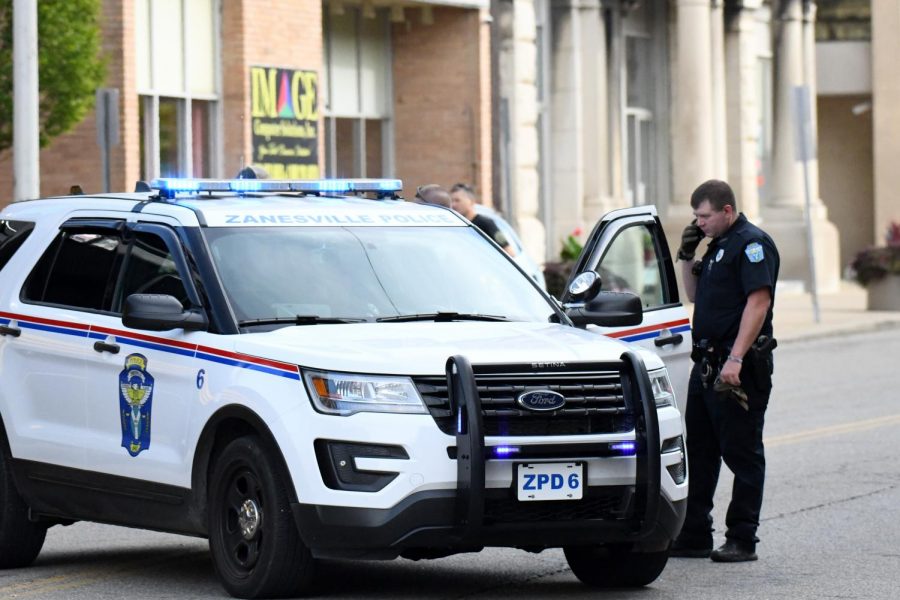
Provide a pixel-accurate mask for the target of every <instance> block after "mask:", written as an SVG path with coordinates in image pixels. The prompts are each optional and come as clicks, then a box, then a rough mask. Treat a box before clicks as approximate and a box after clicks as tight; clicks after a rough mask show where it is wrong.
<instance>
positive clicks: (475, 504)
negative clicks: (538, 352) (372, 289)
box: [293, 352, 686, 558]
mask: <svg viewBox="0 0 900 600" xmlns="http://www.w3.org/2000/svg"><path fill="white" fill-rule="evenodd" d="M622 360H623V363H624V367H623V382H625V381H626V380H627V383H626V384H625V386H624V387H625V391H626V402H627V403H628V405H629V406H630V408H631V410H632V411H633V413H634V416H635V423H636V427H635V442H636V447H637V454H636V456H635V457H633V460H634V464H635V476H634V478H633V480H631V481H628V482H627V485H607V486H592V487H586V488H585V496H584V498H583V499H582V500H579V501H558V502H552V501H551V502H547V501H537V502H518V501H517V500H515V491H514V489H511V488H487V487H486V485H485V475H486V473H485V472H486V464H487V460H488V457H487V456H486V449H485V439H484V430H483V423H482V409H481V404H480V399H479V395H478V390H477V386H476V384H475V378H474V375H473V371H472V367H471V365H470V364H469V363H468V361H467V360H466V359H465V358H464V357H459V356H457V357H452V358H450V359H449V360H448V363H447V378H448V383H449V388H450V396H451V406H452V410H453V412H454V414H456V415H457V419H456V421H457V433H456V456H455V459H456V467H457V473H456V488H455V489H449V490H447V489H441V490H427V491H419V492H416V493H413V494H411V495H409V496H408V497H406V498H404V499H403V500H402V501H400V502H399V503H397V504H396V505H394V506H392V507H390V508H361V507H348V506H326V505H321V504H310V503H299V502H298V503H296V504H294V505H293V511H294V516H295V518H296V521H297V525H298V527H299V530H300V533H301V536H302V537H303V540H304V542H305V543H306V545H307V546H308V547H309V548H310V549H311V550H312V552H313V554H314V555H315V556H318V557H348V558H349V557H357V558H393V557H396V556H398V555H401V554H402V555H405V556H410V557H430V556H442V555H447V554H452V553H455V552H465V551H472V550H479V549H481V548H482V547H484V546H504V547H522V548H527V549H538V550H539V549H543V548H550V547H559V546H571V545H596V544H606V543H617V544H618V543H631V544H633V545H635V546H638V547H640V548H642V549H644V550H646V551H655V550H661V549H664V548H665V547H667V546H668V544H669V542H670V541H671V540H673V539H674V538H675V537H676V536H677V534H678V532H679V530H680V528H681V524H682V523H683V521H684V515H685V506H686V501H684V500H680V501H672V500H670V499H669V497H668V496H667V495H666V494H665V493H663V492H662V490H661V484H660V478H661V476H662V475H661V468H662V467H661V459H660V453H659V448H660V437H659V423H658V416H657V411H656V406H655V403H654V399H653V394H652V390H651V388H650V381H649V378H648V376H647V372H646V369H645V367H644V365H643V363H642V361H641V360H640V358H639V357H638V356H637V355H635V354H633V353H631V352H626V353H625V354H623V355H622Z"/></svg>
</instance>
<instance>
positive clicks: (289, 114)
mask: <svg viewBox="0 0 900 600" xmlns="http://www.w3.org/2000/svg"><path fill="white" fill-rule="evenodd" d="M250 117H251V127H252V142H253V160H252V163H253V164H254V165H259V166H261V167H263V168H264V169H265V170H266V171H267V172H268V173H269V177H271V178H272V179H317V178H319V176H320V174H319V111H318V73H317V72H316V71H304V70H296V69H281V68H278V67H250Z"/></svg>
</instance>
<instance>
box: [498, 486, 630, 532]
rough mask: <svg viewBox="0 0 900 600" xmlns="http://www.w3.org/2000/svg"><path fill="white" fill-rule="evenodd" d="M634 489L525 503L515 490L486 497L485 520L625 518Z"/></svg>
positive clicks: (605, 490)
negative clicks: (501, 495)
mask: <svg viewBox="0 0 900 600" xmlns="http://www.w3.org/2000/svg"><path fill="white" fill-rule="evenodd" d="M631 491H632V490H631V488H616V487H612V488H606V489H604V490H602V491H595V492H593V493H591V494H590V495H589V496H585V497H584V498H582V499H581V500H544V501H532V502H521V501H519V500H517V499H516V498H514V497H512V494H511V493H509V494H510V495H508V496H506V497H505V498H485V502H484V522H485V524H486V525H490V524H492V523H520V522H548V521H582V520H586V519H616V518H622V517H624V516H626V514H627V511H628V508H629V502H630V500H631V498H632V493H631ZM586 492H587V490H586Z"/></svg>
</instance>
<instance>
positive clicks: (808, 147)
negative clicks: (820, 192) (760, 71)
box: [793, 85, 820, 323]
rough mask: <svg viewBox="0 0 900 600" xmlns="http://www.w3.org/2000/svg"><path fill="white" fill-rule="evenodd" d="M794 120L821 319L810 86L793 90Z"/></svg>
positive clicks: (814, 289) (813, 291)
mask: <svg viewBox="0 0 900 600" xmlns="http://www.w3.org/2000/svg"><path fill="white" fill-rule="evenodd" d="M793 99H794V120H795V122H796V129H795V131H796V139H795V142H796V158H797V160H799V161H800V162H801V163H802V164H803V196H804V200H805V206H804V210H803V220H804V222H805V225H806V253H807V254H808V255H809V293H810V296H812V306H813V319H814V320H815V322H816V323H819V322H820V318H819V290H818V286H817V285H816V254H815V240H814V238H813V228H812V198H811V197H810V183H809V161H810V160H811V159H812V158H813V157H814V156H815V154H814V148H813V139H812V114H811V113H812V111H811V110H810V93H809V86H806V85H798V86H794V89H793Z"/></svg>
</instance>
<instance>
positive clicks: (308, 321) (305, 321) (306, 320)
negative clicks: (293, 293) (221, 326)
mask: <svg viewBox="0 0 900 600" xmlns="http://www.w3.org/2000/svg"><path fill="white" fill-rule="evenodd" d="M365 322H366V319H350V318H339V317H320V316H318V315H296V316H294V317H270V318H268V319H247V320H246V321H238V327H253V326H255V325H330V324H335V323H365Z"/></svg>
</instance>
